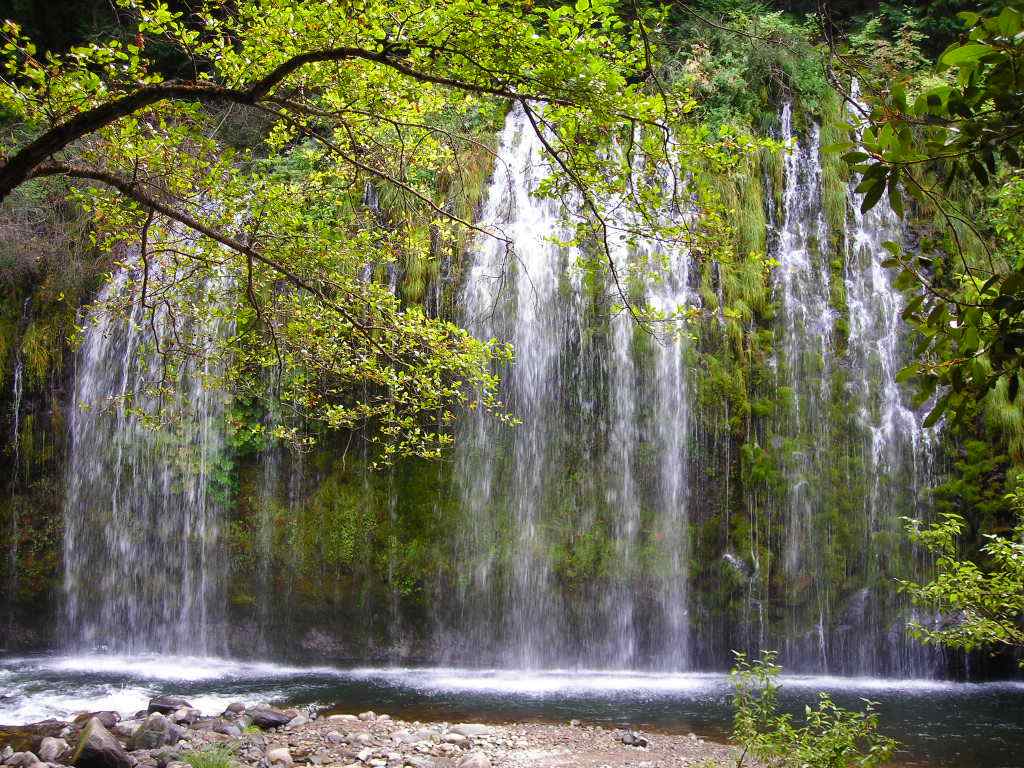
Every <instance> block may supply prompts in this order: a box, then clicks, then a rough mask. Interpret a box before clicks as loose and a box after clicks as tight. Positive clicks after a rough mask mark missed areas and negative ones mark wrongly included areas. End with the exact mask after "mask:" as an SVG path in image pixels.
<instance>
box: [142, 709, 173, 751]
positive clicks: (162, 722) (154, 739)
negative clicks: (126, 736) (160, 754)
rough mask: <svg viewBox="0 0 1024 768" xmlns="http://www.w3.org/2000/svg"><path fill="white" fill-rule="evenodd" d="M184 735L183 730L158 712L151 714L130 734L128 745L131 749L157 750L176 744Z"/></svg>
mask: <svg viewBox="0 0 1024 768" xmlns="http://www.w3.org/2000/svg"><path fill="white" fill-rule="evenodd" d="M184 735H185V729H184V728H182V727H181V726H180V725H177V724H175V723H173V722H171V720H170V719H169V718H167V717H165V716H164V715H161V714H160V713H159V712H153V713H152V714H150V715H149V717H147V718H146V719H145V720H144V721H143V723H142V725H140V726H139V727H138V728H137V729H136V730H135V733H133V734H132V737H131V740H130V741H129V745H130V746H131V748H132V749H159V748H160V747H167V746H171V745H172V744H177V743H178V741H179V740H180V739H181V738H182V736H184Z"/></svg>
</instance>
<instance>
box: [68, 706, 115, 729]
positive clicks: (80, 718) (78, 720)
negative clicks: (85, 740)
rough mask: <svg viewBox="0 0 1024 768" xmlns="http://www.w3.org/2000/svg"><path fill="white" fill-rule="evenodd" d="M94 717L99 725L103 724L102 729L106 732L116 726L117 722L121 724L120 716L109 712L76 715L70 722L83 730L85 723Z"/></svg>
mask: <svg viewBox="0 0 1024 768" xmlns="http://www.w3.org/2000/svg"><path fill="white" fill-rule="evenodd" d="M94 717H95V718H96V719H98V720H99V721H100V722H101V723H103V727H104V728H106V729H107V730H110V729H111V728H113V727H114V726H115V725H117V724H118V723H119V722H121V715H119V714H118V713H117V712H109V711H105V712H82V713H81V714H79V715H77V716H76V717H75V719H74V720H73V721H72V722H74V723H75V724H77V725H78V726H80V727H82V728H84V727H85V725H86V723H88V722H89V721H90V720H91V719H92V718H94Z"/></svg>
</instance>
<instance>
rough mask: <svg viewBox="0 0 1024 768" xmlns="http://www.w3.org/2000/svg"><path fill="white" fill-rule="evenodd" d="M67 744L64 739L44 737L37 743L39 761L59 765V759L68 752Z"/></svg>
mask: <svg viewBox="0 0 1024 768" xmlns="http://www.w3.org/2000/svg"><path fill="white" fill-rule="evenodd" d="M68 749H70V747H68V743H67V742H66V741H64V739H55V738H54V737H53V736H46V737H45V738H43V740H42V741H41V742H39V759H40V760H42V761H43V762H44V763H59V762H60V757H61V755H63V754H64V753H65V752H67V751H68Z"/></svg>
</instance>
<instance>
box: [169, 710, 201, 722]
mask: <svg viewBox="0 0 1024 768" xmlns="http://www.w3.org/2000/svg"><path fill="white" fill-rule="evenodd" d="M202 716H203V714H202V712H200V711H199V710H198V709H195V708H194V707H182V708H181V709H178V710H175V711H174V714H172V715H171V720H173V721H174V722H176V723H185V724H186V725H192V723H194V722H195V721H196V720H198V719H199V718H200V717H202Z"/></svg>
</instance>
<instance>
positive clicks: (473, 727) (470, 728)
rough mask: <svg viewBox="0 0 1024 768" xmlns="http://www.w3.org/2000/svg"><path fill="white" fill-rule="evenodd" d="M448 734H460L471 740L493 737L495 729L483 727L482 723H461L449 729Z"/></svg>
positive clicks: (487, 726)
mask: <svg viewBox="0 0 1024 768" xmlns="http://www.w3.org/2000/svg"><path fill="white" fill-rule="evenodd" d="M448 733H458V734H461V735H462V736H466V737H467V738H470V739H477V738H480V737H481V736H491V735H492V734H493V733H494V729H493V728H491V727H490V726H489V725H481V724H480V723H459V724H458V725H453V726H452V727H451V728H449V729H448Z"/></svg>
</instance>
